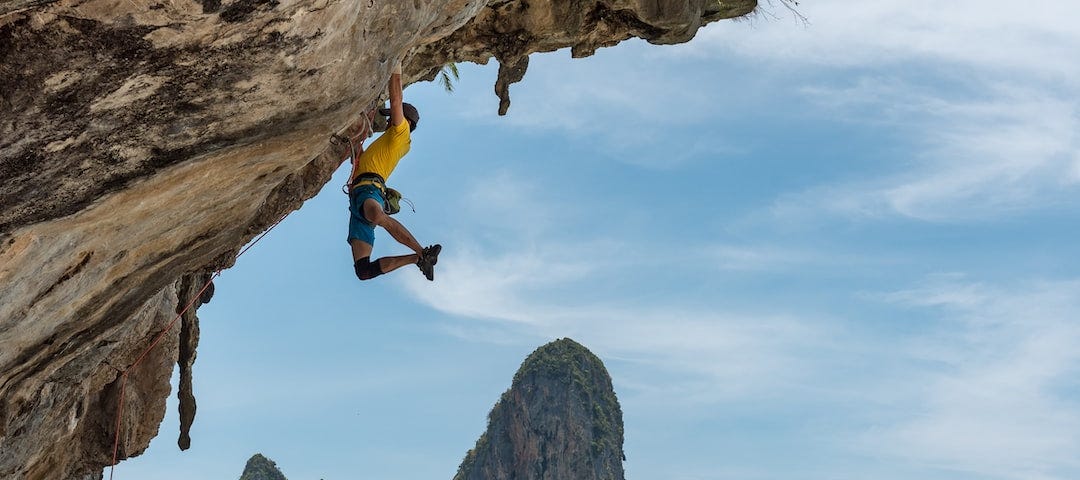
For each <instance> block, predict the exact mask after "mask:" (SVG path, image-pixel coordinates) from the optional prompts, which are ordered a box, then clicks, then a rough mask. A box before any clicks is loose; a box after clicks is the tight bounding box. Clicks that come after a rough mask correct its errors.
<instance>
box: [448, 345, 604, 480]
mask: <svg viewBox="0 0 1080 480" xmlns="http://www.w3.org/2000/svg"><path fill="white" fill-rule="evenodd" d="M622 445H623V423H622V410H621V409H620V408H619V402H618V400H617V399H616V398H615V391H614V390H613V389H612V387H611V377H609V376H608V373H607V369H605V368H604V364H603V363H602V362H600V359H599V358H596V355H593V354H592V352H589V350H587V349H586V348H585V347H583V346H581V345H579V344H578V343H576V342H574V341H573V340H570V339H568V338H564V339H562V340H557V341H555V342H552V343H549V344H547V345H544V346H543V347H540V348H538V349H537V350H536V351H535V352H533V353H532V355H529V358H527V359H525V362H523V363H522V364H521V369H519V370H518V372H517V374H516V375H514V383H513V385H511V387H510V389H509V390H507V391H506V393H504V394H503V395H502V398H501V399H500V400H499V403H497V404H496V405H495V408H494V409H492V410H491V413H490V414H489V415H488V428H487V431H486V432H484V434H483V436H481V437H480V440H479V441H477V442H476V448H474V449H472V450H470V451H469V453H468V454H466V455H465V460H464V461H463V462H462V464H461V467H460V468H459V469H458V473H457V475H455V476H454V480H491V479H496V478H515V479H520V480H563V479H568V478H573V479H576V480H593V479H596V480H600V479H604V480H621V479H622V478H624V477H623V467H622V461H623V458H624V456H623V450H622Z"/></svg>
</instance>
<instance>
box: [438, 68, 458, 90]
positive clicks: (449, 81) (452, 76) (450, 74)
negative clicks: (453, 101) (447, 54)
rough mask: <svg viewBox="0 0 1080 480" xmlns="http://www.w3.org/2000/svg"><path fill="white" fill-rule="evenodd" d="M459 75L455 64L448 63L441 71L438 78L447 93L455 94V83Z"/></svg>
mask: <svg viewBox="0 0 1080 480" xmlns="http://www.w3.org/2000/svg"><path fill="white" fill-rule="evenodd" d="M458 78H460V77H459V74H458V68H457V64H456V63H454V62H450V63H447V64H446V65H443V66H442V68H441V69H439V75H438V76H437V77H436V79H437V80H438V82H439V83H441V84H442V86H443V88H444V89H446V92H447V93H454V82H456V81H458Z"/></svg>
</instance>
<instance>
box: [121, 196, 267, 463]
mask: <svg viewBox="0 0 1080 480" xmlns="http://www.w3.org/2000/svg"><path fill="white" fill-rule="evenodd" d="M287 216H288V214H287V213H286V214H285V215H282V216H281V218H279V219H277V221H276V222H274V223H273V224H271V225H270V228H267V229H266V231H264V232H262V233H261V234H260V235H259V236H258V237H255V240H253V241H251V243H248V244H247V246H245V247H244V248H243V249H242V250H240V253H238V254H236V258H240V256H241V255H243V254H244V252H246V251H248V249H250V248H251V247H253V246H255V244H256V243H259V240H262V239H263V237H265V236H266V234H268V233H270V230H273V229H274V227H276V226H278V224H279V223H281V221H282V220H285V217H287ZM218 275H221V269H218V271H216V272H214V274H213V275H211V276H210V279H209V280H207V281H206V284H205V285H203V287H202V289H201V290H199V293H196V294H195V295H194V296H193V297H192V298H191V301H190V302H188V304H187V305H185V306H184V308H183V310H180V313H177V314H176V317H175V318H173V319H172V321H170V322H169V324H168V325H166V326H165V329H164V330H162V331H161V333H159V334H158V336H157V337H155V338H154V341H153V342H151V343H150V346H149V347H146V349H145V350H143V352H142V353H141V354H139V357H138V358H137V359H136V360H135V363H132V364H131V366H130V367H128V368H127V369H126V370H124V371H123V372H122V374H121V375H120V399H119V401H118V402H117V406H116V437H115V438H114V439H113V454H112V465H110V466H109V480H112V478H113V471H114V470H115V469H116V463H117V458H116V457H117V452H118V451H119V449H120V427H121V421H122V420H123V419H124V390H125V389H126V387H127V380H128V372H130V371H131V370H132V369H133V368H135V367H137V366H138V365H139V363H142V361H143V359H145V358H146V356H147V355H148V354H149V353H150V351H151V350H153V349H154V347H156V346H157V345H158V344H159V343H161V340H163V339H164V338H165V334H167V333H169V331H170V330H172V327H173V326H174V325H176V322H177V321H179V320H180V318H181V317H183V316H184V313H186V312H187V311H188V310H189V309H190V308H191V307H192V306H194V305H195V302H197V301H199V298H201V297H202V294H203V293H204V292H206V289H207V288H208V287H209V286H210V284H211V282H213V281H214V279H215V278H217V277H218Z"/></svg>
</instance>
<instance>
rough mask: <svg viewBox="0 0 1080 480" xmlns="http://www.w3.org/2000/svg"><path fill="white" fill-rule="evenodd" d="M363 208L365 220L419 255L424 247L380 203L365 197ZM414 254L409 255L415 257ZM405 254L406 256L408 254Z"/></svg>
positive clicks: (414, 260)
mask: <svg viewBox="0 0 1080 480" xmlns="http://www.w3.org/2000/svg"><path fill="white" fill-rule="evenodd" d="M363 208H364V218H366V219H367V221H369V222H371V223H373V224H375V225H378V226H380V227H382V228H383V229H385V230H386V231H387V232H389V233H390V236H391V237H394V240H397V242H398V243H400V244H402V245H405V246H406V247H409V248H410V249H411V250H412V251H414V252H416V255H420V254H421V253H423V251H424V247H421V246H420V242H417V241H416V238H415V237H413V236H412V234H411V233H409V230H408V229H407V228H405V225H402V224H401V222H399V221H397V220H394V219H393V218H392V217H390V215H387V214H386V212H384V211H383V207H382V205H379V202H376V201H375V199H373V198H369V199H366V200H364V206H363ZM361 243H363V242H361ZM369 249H370V246H369ZM370 254H371V252H370V250H369V251H368V255H370ZM416 255H411V256H413V257H416ZM405 256H406V257H407V256H410V255H405ZM388 258H394V257H388ZM416 258H419V257H416ZM416 258H414V259H413V263H416ZM395 268H396V267H395ZM387 271H389V270H387Z"/></svg>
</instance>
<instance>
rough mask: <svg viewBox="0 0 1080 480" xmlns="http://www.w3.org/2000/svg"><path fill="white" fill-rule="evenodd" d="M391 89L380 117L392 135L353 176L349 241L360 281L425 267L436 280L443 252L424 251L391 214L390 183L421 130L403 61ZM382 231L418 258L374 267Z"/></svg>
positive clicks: (358, 163)
mask: <svg viewBox="0 0 1080 480" xmlns="http://www.w3.org/2000/svg"><path fill="white" fill-rule="evenodd" d="M388 89H389V90H390V108H389V109H381V110H380V113H382V114H384V115H387V114H388V115H389V117H390V118H389V119H388V122H387V126H386V131H385V132H383V133H382V135H380V136H379V138H377V139H375V141H374V142H372V143H371V145H370V146H368V148H367V149H365V150H364V152H363V153H361V154H359V155H357V158H354V159H353V162H354V164H353V169H352V174H351V175H350V178H349V185H348V189H349V190H348V191H349V237H348V240H349V245H350V246H351V247H352V257H353V268H354V269H355V270H356V276H357V278H359V279H360V280H370V279H372V278H375V277H377V276H379V275H382V274H384V273H389V272H392V271H394V270H397V269H398V268H401V267H403V266H405V265H409V264H415V265H416V266H418V267H420V271H421V272H422V273H423V274H424V277H426V278H427V279H428V280H435V264H436V263H437V262H438V260H439V252H440V251H442V246H441V245H439V244H435V245H431V246H429V247H426V248H422V247H421V246H420V243H419V242H417V241H416V238H414V237H413V236H412V234H411V233H409V230H408V229H406V228H405V226H404V225H402V224H401V223H400V222H398V221H397V220H395V219H394V218H393V217H391V216H390V215H388V214H387V213H386V211H385V208H386V179H388V178H390V174H391V173H393V171H394V168H395V167H397V164H398V161H399V160H401V157H404V156H405V154H406V153H408V152H409V146H410V143H411V139H410V134H411V133H412V131H413V130H416V124H417V122H419V121H420V114H419V113H418V112H417V111H416V108H415V107H413V106H412V105H410V104H408V103H403V102H402V93H401V62H400V61H399V62H398V63H397V65H396V66H395V67H394V70H393V71H392V73H391V74H390V83H389V86H388ZM387 110H389V111H387ZM376 225H378V226H380V227H382V228H383V229H384V230H386V231H387V232H389V233H390V236H391V237H394V240H397V242H398V243H400V244H402V245H404V246H406V247H409V249H411V250H412V251H413V252H415V253H411V254H408V255H398V256H392V257H382V258H379V259H378V260H375V261H371V251H372V247H373V246H374V244H375V226H376Z"/></svg>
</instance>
